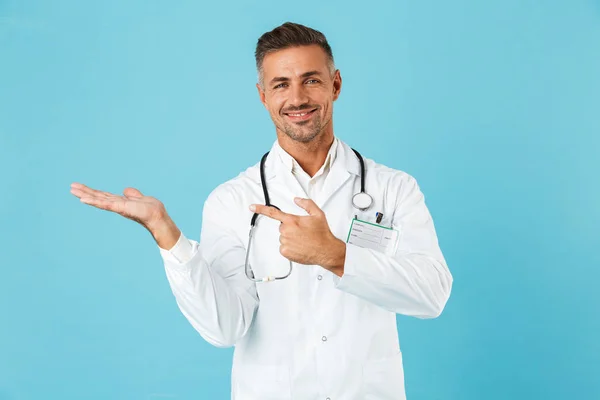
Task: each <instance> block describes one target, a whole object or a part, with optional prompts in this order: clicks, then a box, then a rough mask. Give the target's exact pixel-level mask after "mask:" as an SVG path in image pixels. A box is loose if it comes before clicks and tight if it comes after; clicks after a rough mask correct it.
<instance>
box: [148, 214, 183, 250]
mask: <svg viewBox="0 0 600 400" xmlns="http://www.w3.org/2000/svg"><path fill="white" fill-rule="evenodd" d="M148 230H149V231H150V234H152V237H153V238H154V240H155V241H156V244H157V245H158V246H159V247H160V248H162V249H165V250H171V249H172V248H173V246H175V244H176V243H177V241H178V240H179V236H181V231H180V230H179V228H177V225H175V222H173V220H172V219H171V218H170V217H169V216H168V215H167V216H165V217H163V218H161V219H159V220H158V221H156V222H155V223H154V224H152V225H151V226H148Z"/></svg>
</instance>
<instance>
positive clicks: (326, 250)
mask: <svg viewBox="0 0 600 400" xmlns="http://www.w3.org/2000/svg"><path fill="white" fill-rule="evenodd" d="M294 201H295V202H296V204H297V205H299V206H300V207H302V208H303V209H304V210H306V211H307V212H308V215H307V216H299V215H292V214H287V213H284V212H283V211H279V210H278V209H276V208H274V207H267V206H265V205H260V204H253V205H251V206H250V210H252V211H254V212H256V213H258V214H262V215H265V216H267V217H270V218H273V219H276V220H278V221H280V222H281V225H280V227H279V233H280V235H279V241H280V243H281V246H280V247H279V252H280V253H281V255H283V256H284V257H285V258H287V259H288V260H290V261H293V262H297V263H299V264H308V265H311V264H312V265H320V266H322V267H323V268H325V269H328V270H330V271H332V272H333V273H335V274H337V275H340V276H341V275H342V273H343V269H344V261H345V257H346V244H345V243H344V242H343V241H341V240H339V239H338V238H336V237H335V236H334V235H333V233H332V232H331V230H330V229H329V225H328V223H327V218H325V213H324V212H323V211H322V210H321V209H320V208H319V207H318V206H317V205H316V204H315V203H314V202H313V201H312V200H310V199H301V198H296V199H294Z"/></svg>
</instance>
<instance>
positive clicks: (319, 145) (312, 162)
mask: <svg viewBox="0 0 600 400" xmlns="http://www.w3.org/2000/svg"><path fill="white" fill-rule="evenodd" d="M333 139H334V136H333V131H332V130H331V131H329V130H328V131H325V132H322V133H321V134H320V135H319V136H317V137H316V138H315V139H313V140H312V141H310V142H308V143H302V142H297V141H295V140H292V139H291V138H290V137H289V136H287V135H286V134H284V133H281V132H277V141H278V142H279V146H281V148H282V149H283V150H285V151H286V152H287V153H288V154H289V155H291V156H292V157H293V158H294V160H296V162H297V163H298V164H299V165H300V167H302V169H303V170H304V172H306V173H307V174H308V175H309V176H311V177H312V176H314V175H315V174H316V173H317V172H318V171H319V170H320V169H321V167H322V166H323V164H324V163H325V160H326V159H327V153H329V149H330V148H331V145H332V143H333Z"/></svg>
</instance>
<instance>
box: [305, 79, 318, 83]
mask: <svg viewBox="0 0 600 400" xmlns="http://www.w3.org/2000/svg"><path fill="white" fill-rule="evenodd" d="M318 82H319V81H318V80H316V79H309V80H307V81H306V83H318Z"/></svg>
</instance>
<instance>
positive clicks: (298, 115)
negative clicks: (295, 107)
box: [284, 108, 317, 121]
mask: <svg viewBox="0 0 600 400" xmlns="http://www.w3.org/2000/svg"><path fill="white" fill-rule="evenodd" d="M315 111H317V109H316V108H315V109H314V110H311V111H302V112H295V113H284V115H285V116H286V117H288V118H289V119H291V120H292V121H306V120H307V119H310V118H311V117H312V116H313V114H314V113H315Z"/></svg>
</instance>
